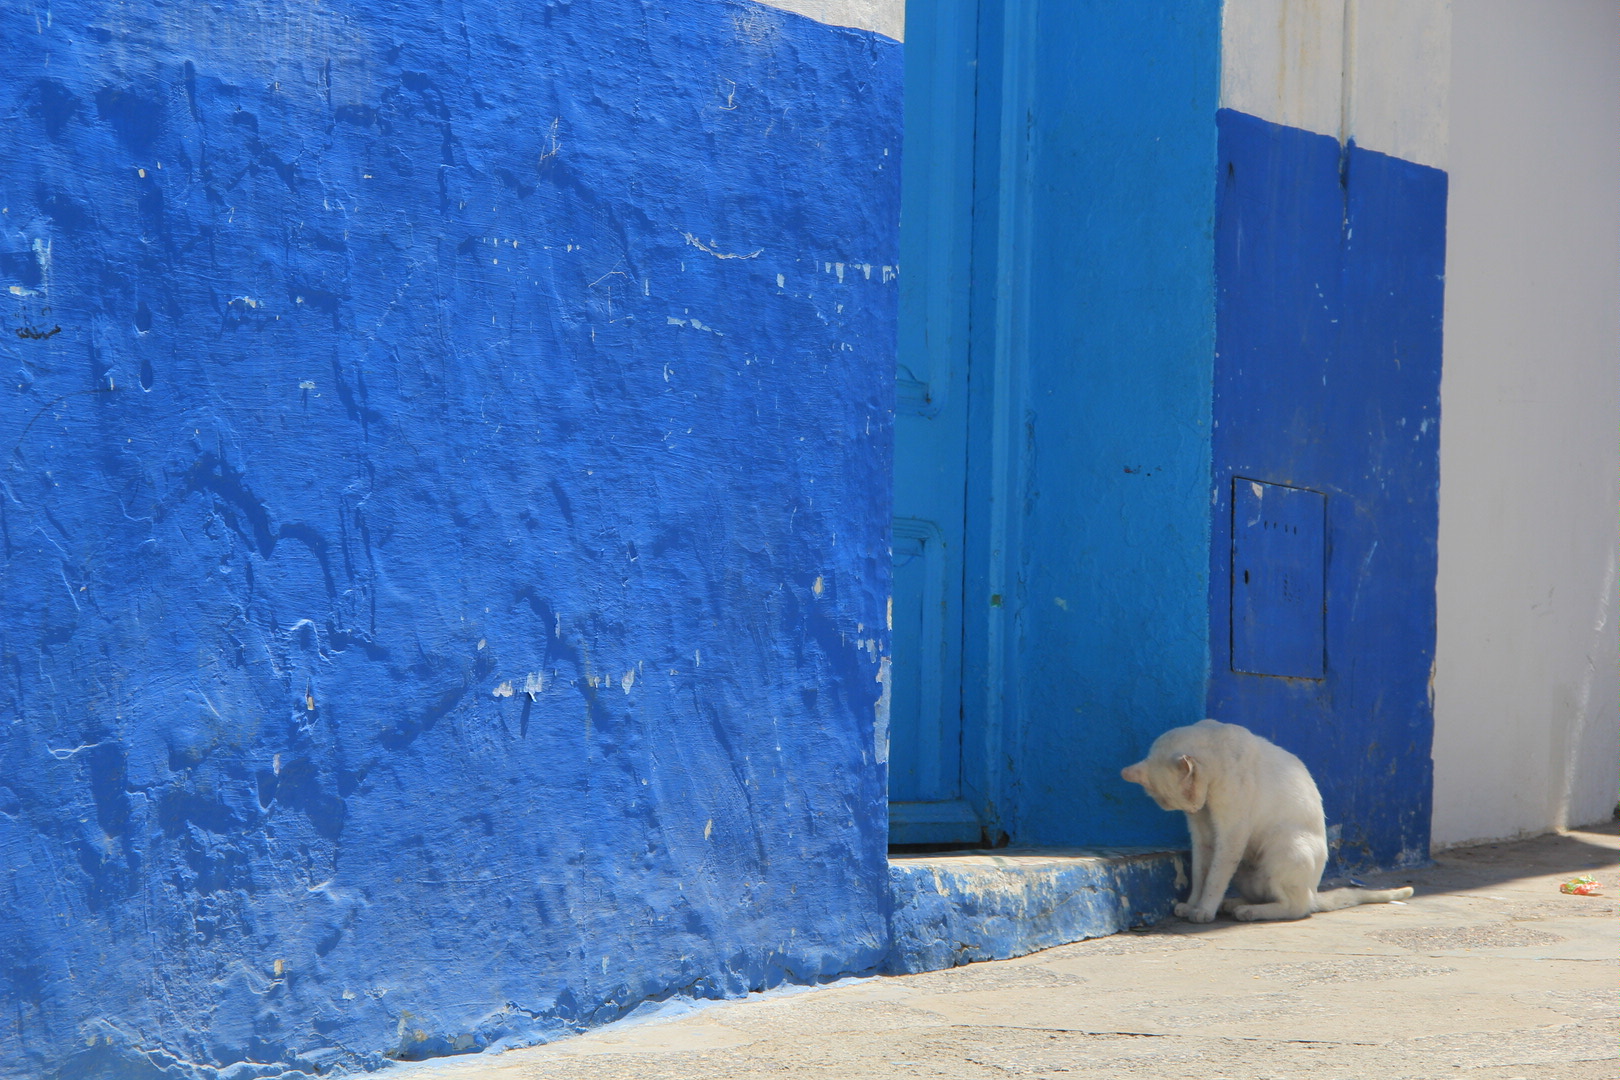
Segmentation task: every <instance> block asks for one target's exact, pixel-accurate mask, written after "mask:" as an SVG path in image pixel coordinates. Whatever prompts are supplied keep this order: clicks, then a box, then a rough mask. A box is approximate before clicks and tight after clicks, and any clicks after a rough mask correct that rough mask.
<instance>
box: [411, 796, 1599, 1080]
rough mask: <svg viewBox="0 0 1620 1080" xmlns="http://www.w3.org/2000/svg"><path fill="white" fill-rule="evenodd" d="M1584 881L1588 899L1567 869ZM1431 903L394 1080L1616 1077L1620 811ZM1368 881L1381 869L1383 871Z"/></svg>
mask: <svg viewBox="0 0 1620 1080" xmlns="http://www.w3.org/2000/svg"><path fill="white" fill-rule="evenodd" d="M1580 873H1591V874H1593V875H1594V876H1596V877H1597V878H1598V880H1599V881H1600V882H1601V884H1602V886H1603V891H1604V895H1603V896H1597V897H1583V896H1566V895H1564V894H1562V893H1560V892H1559V891H1558V885H1559V883H1560V882H1561V881H1564V880H1566V879H1568V878H1570V877H1573V876H1574V875H1576V874H1580ZM1401 882H1409V883H1410V884H1412V885H1414V886H1416V888H1417V895H1416V896H1414V897H1413V898H1412V900H1411V901H1409V902H1408V903H1407V904H1405V905H1401V906H1394V905H1390V906H1383V905H1380V906H1370V907H1362V908H1354V909H1351V910H1348V911H1340V912H1332V913H1329V914H1325V915H1318V916H1315V917H1314V918H1311V919H1307V920H1305V921H1303V922H1299V923H1272V924H1269V925H1268V924H1249V925H1238V924H1235V923H1231V922H1227V921H1225V920H1221V921H1217V922H1216V923H1214V924H1212V925H1209V926H1196V927H1195V926H1192V925H1190V924H1187V923H1184V922H1181V921H1180V920H1176V919H1171V920H1169V922H1167V923H1166V924H1164V925H1161V926H1159V927H1156V928H1154V929H1152V930H1147V931H1141V932H1132V933H1125V934H1120V935H1118V936H1115V937H1111V938H1103V939H1100V940H1097V941H1089V942H1081V943H1078V944H1074V945H1064V946H1060V947H1058V948H1055V949H1050V950H1048V951H1046V952H1043V953H1037V954H1036V955H1033V956H1027V957H1023V958H1022V959H1018V960H1004V961H999V962H995V963H984V964H972V965H969V966H967V967H962V968H956V969H955V970H952V971H945V972H934V973H930V974H926V975H911V976H905V977H901V978H875V979H863V980H851V981H848V982H845V983H841V984H839V985H836V986H832V987H826V988H822V989H817V990H811V991H803V992H798V993H789V994H767V995H763V996H758V997H755V998H751V999H749V1000H746V1001H739V1002H728V1003H719V1004H715V1005H711V1006H706V1007H703V1008H700V1009H697V1010H694V1011H691V1012H688V1013H687V1014H686V1015H683V1016H678V1017H673V1018H667V1019H653V1020H649V1021H640V1022H634V1023H629V1024H619V1025H615V1026H612V1027H609V1028H604V1029H602V1030H600V1031H597V1032H593V1033H591V1034H588V1035H583V1036H580V1037H579V1038H575V1039H570V1040H566V1041H563V1042H559V1043H554V1044H552V1045H550V1046H543V1047H535V1048H532V1049H528V1050H514V1051H509V1052H507V1053H505V1054H499V1055H477V1056H469V1057H460V1058H450V1059H445V1060H442V1061H437V1062H427V1063H423V1064H421V1065H413V1066H405V1067H401V1068H399V1069H397V1070H391V1071H390V1073H389V1075H392V1076H395V1077H398V1078H399V1080H407V1078H408V1080H572V1078H576V1077H578V1078H584V1077H590V1078H592V1080H619V1078H635V1080H733V1078H735V1080H743V1078H754V1077H772V1078H780V1077H815V1078H822V1077H825V1078H828V1080H855V1078H864V1077H950V1078H962V1080H969V1078H971V1080H979V1078H992V1077H993V1078H1004V1077H1058V1076H1062V1077H1065V1078H1070V1077H1073V1078H1083V1077H1099V1078H1101V1077H1153V1078H1171V1077H1175V1078H1182V1077H1185V1078H1189V1080H1218V1078H1223V1077H1230V1078H1233V1080H1237V1078H1242V1080H1258V1078H1264V1077H1286V1078H1290V1080H1293V1078H1300V1077H1307V1076H1308V1077H1311V1078H1312V1080H1316V1078H1341V1077H1343V1078H1349V1077H1354V1078H1358V1080H1360V1078H1371V1077H1378V1078H1380V1080H1403V1078H1418V1077H1421V1078H1436V1077H1456V1078H1459V1080H1508V1078H1512V1077H1538V1078H1539V1077H1556V1078H1558V1080H1616V1078H1620V1036H1617V1024H1616V1022H1617V1020H1620V924H1617V923H1616V921H1615V916H1616V914H1617V907H1616V898H1617V897H1620V837H1617V835H1616V830H1615V828H1614V827H1613V826H1609V827H1604V828H1599V829H1595V830H1589V831H1581V832H1572V833H1569V834H1567V835H1563V836H1547V837H1541V838H1538V839H1535V840H1528V841H1521V842H1517V843H1511V844H1494V845H1489V846H1483V847H1476V848H1469V849H1462V850H1457V851H1453V852H1449V853H1444V854H1442V855H1440V856H1439V857H1438V858H1437V859H1436V860H1435V865H1434V866H1433V867H1431V868H1429V869H1427V870H1423V871H1419V872H1415V873H1408V874H1397V875H1385V876H1384V877H1381V878H1379V879H1377V881H1376V883H1377V884H1383V885H1390V884H1398V883H1401ZM1374 883H1375V882H1374V881H1369V882H1368V884H1374Z"/></svg>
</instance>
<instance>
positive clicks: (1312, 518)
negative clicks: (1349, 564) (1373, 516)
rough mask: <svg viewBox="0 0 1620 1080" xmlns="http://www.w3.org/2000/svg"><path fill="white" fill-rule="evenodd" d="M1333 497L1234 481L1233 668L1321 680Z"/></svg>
mask: <svg viewBox="0 0 1620 1080" xmlns="http://www.w3.org/2000/svg"><path fill="white" fill-rule="evenodd" d="M1326 580H1327V496H1326V495H1324V494H1323V493H1322V492H1320V491H1311V490H1309V489H1308V488H1297V487H1285V486H1283V485H1281V484H1266V483H1262V482H1260V481H1258V480H1249V479H1245V478H1243V477H1235V478H1234V479H1233V481H1232V670H1233V671H1240V672H1244V673H1246V674H1250V675H1278V676H1283V677H1285V678H1296V679H1320V678H1322V676H1323V670H1324V666H1325V663H1326V648H1325V636H1324V626H1325V624H1326V622H1327V610H1326V595H1327V594H1326V587H1327V586H1326Z"/></svg>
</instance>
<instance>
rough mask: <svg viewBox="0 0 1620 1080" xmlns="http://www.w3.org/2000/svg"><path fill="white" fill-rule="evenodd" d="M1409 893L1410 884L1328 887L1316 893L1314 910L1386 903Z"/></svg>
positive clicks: (1404, 896)
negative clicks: (1367, 887) (1395, 886)
mask: <svg viewBox="0 0 1620 1080" xmlns="http://www.w3.org/2000/svg"><path fill="white" fill-rule="evenodd" d="M1411 895H1412V887H1411V886H1410V885H1408V886H1406V887H1404V888H1400V889H1329V890H1328V891H1327V892H1319V893H1317V894H1316V910H1317V911H1338V910H1339V909H1340V908H1347V907H1355V906H1356V905H1358V904H1387V903H1389V902H1390V901H1391V900H1405V899H1406V898H1407V897H1408V896H1411Z"/></svg>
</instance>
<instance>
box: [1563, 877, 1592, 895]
mask: <svg viewBox="0 0 1620 1080" xmlns="http://www.w3.org/2000/svg"><path fill="white" fill-rule="evenodd" d="M1558 891H1559V892H1564V893H1569V894H1570V895H1571V896H1597V895H1599V893H1598V883H1597V879H1596V878H1593V877H1591V876H1589V875H1587V874H1582V875H1581V876H1580V877H1578V878H1571V879H1570V880H1569V881H1566V882H1564V883H1563V884H1562V885H1560V886H1558Z"/></svg>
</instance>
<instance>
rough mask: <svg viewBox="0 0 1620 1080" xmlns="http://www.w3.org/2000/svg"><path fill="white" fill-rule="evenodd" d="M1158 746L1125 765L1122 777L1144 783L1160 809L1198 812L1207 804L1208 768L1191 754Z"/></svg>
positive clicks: (1144, 787)
mask: <svg viewBox="0 0 1620 1080" xmlns="http://www.w3.org/2000/svg"><path fill="white" fill-rule="evenodd" d="M1158 750H1159V748H1158V747H1154V751H1155V752H1154V753H1151V754H1149V755H1148V756H1147V757H1145V758H1143V759H1142V760H1141V761H1138V762H1137V763H1136V764H1135V765H1127V766H1125V768H1123V769H1121V770H1120V773H1119V775H1120V777H1121V778H1122V779H1125V780H1129V781H1130V782H1131V783H1133V784H1141V785H1142V787H1143V789H1144V790H1145V791H1147V793H1148V794H1149V795H1151V796H1152V797H1153V801H1154V802H1156V803H1158V804H1159V807H1160V809H1163V810H1180V811H1182V812H1183V813H1187V814H1196V813H1197V812H1198V811H1200V810H1202V809H1203V808H1204V800H1205V799H1206V798H1207V797H1208V795H1209V781H1208V778H1207V777H1206V776H1205V775H1204V770H1203V769H1201V768H1200V767H1199V765H1198V761H1197V760H1196V759H1195V758H1194V757H1193V756H1192V755H1191V754H1174V755H1171V754H1162V753H1159V752H1158Z"/></svg>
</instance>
